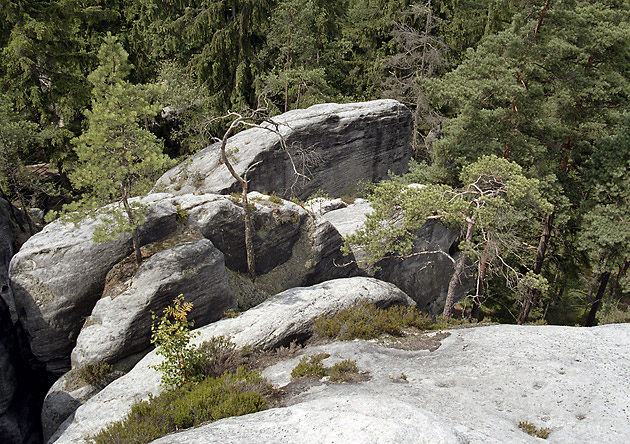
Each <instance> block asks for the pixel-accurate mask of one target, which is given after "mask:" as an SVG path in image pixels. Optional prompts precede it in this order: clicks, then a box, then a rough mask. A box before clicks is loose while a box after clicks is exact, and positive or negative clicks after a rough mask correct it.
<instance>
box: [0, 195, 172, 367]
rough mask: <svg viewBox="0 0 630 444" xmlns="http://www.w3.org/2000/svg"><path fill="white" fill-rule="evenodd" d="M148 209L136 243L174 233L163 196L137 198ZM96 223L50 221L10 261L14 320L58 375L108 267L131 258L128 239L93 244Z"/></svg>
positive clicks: (127, 236)
mask: <svg viewBox="0 0 630 444" xmlns="http://www.w3.org/2000/svg"><path fill="white" fill-rule="evenodd" d="M141 203H142V204H143V205H146V206H147V208H148V212H147V220H146V222H145V223H144V224H143V225H142V227H141V228H140V236H141V240H142V243H144V244H146V243H149V242H152V241H155V240H157V239H160V238H163V237H165V236H167V235H168V234H170V233H172V232H174V231H175V229H176V226H177V222H176V208H175V206H174V204H173V202H172V201H170V200H168V199H167V196H166V195H150V196H147V197H146V198H144V199H141ZM98 224H99V222H98V221H96V220H94V219H84V220H83V221H82V222H81V223H80V224H79V225H78V226H75V225H74V224H72V223H65V224H64V223H62V222H58V221H57V222H53V223H50V224H48V225H46V227H44V229H43V230H42V231H41V232H39V233H37V234H36V235H35V236H33V237H31V238H30V239H29V240H28V241H27V242H26V243H25V244H24V245H23V246H22V248H21V249H20V251H19V252H18V253H17V254H16V255H15V256H14V257H13V259H12V260H11V265H10V270H9V274H10V278H11V284H12V288H13V293H14V298H15V304H16V308H17V316H18V317H19V320H20V322H21V323H22V325H23V326H24V328H25V330H26V332H27V334H28V338H29V341H30V347H31V351H32V353H33V354H34V355H35V357H36V358H37V359H38V360H39V361H41V362H43V363H45V365H46V369H47V370H48V371H49V372H51V373H53V374H56V375H58V376H60V375H61V374H63V373H65V372H66V371H67V370H69V367H70V365H69V364H70V360H69V357H70V352H71V351H72V348H73V347H74V343H75V341H76V338H77V335H78V334H79V331H80V329H81V326H82V324H83V321H84V319H86V318H87V317H88V316H89V315H90V314H91V312H92V308H93V307H94V305H95V304H96V301H98V300H99V299H100V297H101V295H102V293H103V288H104V284H105V277H106V275H107V273H108V272H109V271H110V270H111V268H112V267H113V266H114V265H115V264H116V263H118V262H119V261H120V260H121V259H123V258H125V257H126V256H128V255H129V254H130V253H131V250H132V245H131V235H130V234H123V235H121V236H120V237H119V238H118V239H116V240H112V241H109V242H103V243H95V242H94V240H93V233H94V229H95V228H96V227H97V226H98Z"/></svg>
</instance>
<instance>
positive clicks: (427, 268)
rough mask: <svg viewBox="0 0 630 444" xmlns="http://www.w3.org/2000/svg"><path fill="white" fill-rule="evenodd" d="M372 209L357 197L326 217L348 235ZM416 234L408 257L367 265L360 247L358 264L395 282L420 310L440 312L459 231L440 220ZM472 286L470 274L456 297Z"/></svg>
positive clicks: (357, 227)
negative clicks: (446, 225) (441, 222)
mask: <svg viewBox="0 0 630 444" xmlns="http://www.w3.org/2000/svg"><path fill="white" fill-rule="evenodd" d="M371 211H372V209H371V206H370V203H369V202H368V201H367V200H364V199H357V200H356V201H355V202H354V203H353V204H351V205H349V206H348V207H346V208H341V209H339V210H334V211H330V212H327V213H325V214H324V216H323V217H324V218H325V219H326V220H328V221H329V222H331V223H332V224H333V225H334V226H335V228H336V229H337V230H338V231H339V233H341V234H342V235H343V236H348V235H350V234H353V233H355V232H356V231H357V230H359V229H360V228H362V227H363V225H364V223H365V220H366V216H367V214H369V213H370V212H371ZM414 236H415V240H414V243H413V250H412V253H411V254H410V255H409V256H408V257H405V258H398V257H386V258H385V259H383V260H381V261H379V262H378V263H377V264H375V266H374V267H368V266H367V265H366V263H365V261H364V260H365V254H364V253H363V251H362V250H361V249H360V248H356V247H355V248H353V253H354V256H355V258H356V259H357V261H358V263H359V266H360V267H361V268H362V269H363V270H364V271H365V272H366V273H367V274H368V275H370V276H373V277H375V278H377V279H381V280H384V281H386V282H392V283H394V284H396V285H397V286H398V287H399V288H400V289H402V290H403V291H404V292H405V293H407V294H408V295H409V297H411V298H412V299H413V300H414V301H416V303H417V304H418V308H419V309H421V310H422V311H425V312H427V313H431V314H439V313H441V311H442V309H443V307H444V302H445V301H446V293H447V291H448V285H449V281H450V279H451V276H452V275H453V272H454V270H455V260H456V259H457V257H458V255H459V252H458V250H457V245H458V242H459V234H458V233H457V232H456V231H455V230H451V229H449V228H446V227H445V226H444V225H442V224H440V223H438V222H437V221H428V222H427V223H426V224H424V226H422V227H421V228H420V229H419V230H417V231H416V232H415V233H414ZM471 285H472V282H471V280H470V277H469V276H466V277H465V278H464V279H463V280H462V282H460V284H459V285H458V287H457V300H460V299H462V298H463V297H464V296H465V295H466V293H467V292H468V290H469V289H470V288H471Z"/></svg>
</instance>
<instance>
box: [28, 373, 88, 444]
mask: <svg viewBox="0 0 630 444" xmlns="http://www.w3.org/2000/svg"><path fill="white" fill-rule="evenodd" d="M99 390H100V388H99V387H94V386H92V385H89V384H85V383H84V382H82V381H80V380H79V379H78V377H77V376H76V370H71V371H69V372H68V373H66V374H64V375H63V376H62V377H61V378H59V379H57V381H55V383H54V384H53V385H52V387H50V389H49V390H48V393H47V394H46V398H45V399H44V405H43V406H42V411H41V421H42V432H43V436H44V440H43V442H46V441H47V440H48V439H49V438H50V437H51V436H52V434H53V433H54V432H55V430H57V429H58V428H59V426H60V425H61V423H62V422H64V421H65V420H66V418H67V417H68V416H70V415H71V414H72V413H73V412H74V411H75V410H76V409H77V408H78V407H79V406H80V405H82V404H83V403H85V402H86V401H87V400H88V399H90V398H91V397H92V396H94V395H95V394H97V393H98V392H99Z"/></svg>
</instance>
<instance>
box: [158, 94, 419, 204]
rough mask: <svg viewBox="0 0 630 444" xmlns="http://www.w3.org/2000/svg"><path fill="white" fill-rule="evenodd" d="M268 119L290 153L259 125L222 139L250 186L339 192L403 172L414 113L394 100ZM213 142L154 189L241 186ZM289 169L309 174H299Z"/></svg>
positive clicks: (293, 191)
mask: <svg viewBox="0 0 630 444" xmlns="http://www.w3.org/2000/svg"><path fill="white" fill-rule="evenodd" d="M274 121H275V122H277V123H278V125H279V126H278V128H279V130H280V132H281V134H282V136H283V137H284V139H285V140H286V145H287V147H288V151H289V152H288V153H287V152H285V151H284V150H283V149H282V147H281V143H280V138H279V137H278V136H277V135H276V134H274V133H273V132H272V131H269V130H268V129H265V128H253V129H250V130H247V131H243V132H241V133H239V134H237V135H235V136H233V137H231V138H230V139H229V141H228V144H227V151H228V152H230V153H232V155H231V157H232V164H233V166H234V168H235V170H236V172H237V173H239V174H240V175H243V174H244V172H245V171H247V170H248V169H249V168H250V167H251V169H250V170H249V172H248V174H247V177H248V180H249V189H250V190H251V191H261V192H275V193H277V194H278V195H281V196H291V195H294V196H297V197H300V198H306V197H308V196H310V195H312V194H314V193H315V192H317V191H318V190H322V191H324V192H326V193H329V194H330V195H334V196H341V195H343V194H347V193H349V192H352V191H353V189H354V187H355V186H356V184H357V182H358V181H359V180H363V181H368V182H374V181H379V180H381V179H384V178H385V177H386V176H387V172H388V171H392V172H394V173H395V174H401V173H403V172H406V171H407V163H408V161H409V159H410V158H411V155H412V150H411V145H410V141H411V131H412V116H411V113H410V112H409V110H408V109H407V108H405V106H404V105H402V104H400V103H399V102H397V101H395V100H375V101H372V102H365V103H350V104H343V105H339V104H332V103H329V104H322V105H314V106H312V107H310V108H308V109H301V110H294V111H289V112H287V113H285V114H282V115H280V116H276V117H274ZM219 147H220V145H219V144H214V145H211V146H209V147H207V148H206V149H204V150H202V151H200V152H199V153H197V154H196V155H194V156H193V157H191V158H190V159H188V160H186V162H184V163H183V164H181V165H179V166H178V167H176V168H174V169H172V170H170V171H168V172H167V173H166V174H164V175H163V176H162V177H161V178H160V179H159V180H158V182H157V183H156V186H155V188H154V191H156V192H162V191H166V192H171V193H174V194H185V193H196V192H201V193H221V194H225V193H229V192H240V185H239V184H238V183H237V182H235V180H234V179H233V178H232V176H231V175H230V173H229V172H228V170H227V169H226V168H225V167H224V166H223V165H220V162H219ZM258 162H260V163H259V164H258V165H257V166H253V165H254V164H256V163H258ZM294 170H297V171H299V172H300V173H302V174H305V175H307V176H308V177H309V179H310V180H308V181H303V180H297V179H298V178H297V176H296V175H295V173H294Z"/></svg>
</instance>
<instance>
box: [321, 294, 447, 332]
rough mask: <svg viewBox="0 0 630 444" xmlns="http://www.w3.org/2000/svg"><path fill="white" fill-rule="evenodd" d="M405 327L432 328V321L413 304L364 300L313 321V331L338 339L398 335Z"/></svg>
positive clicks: (433, 325) (433, 326) (434, 325)
mask: <svg viewBox="0 0 630 444" xmlns="http://www.w3.org/2000/svg"><path fill="white" fill-rule="evenodd" d="M405 327H416V328H419V329H432V328H435V327H436V324H434V323H433V322H432V321H431V319H430V318H428V317H427V316H426V315H424V314H422V313H421V312H420V311H418V310H417V309H416V308H414V307H408V306H393V307H390V308H388V309H380V308H378V307H377V306H376V305H375V304H368V303H362V304H359V305H356V306H354V307H351V308H348V309H345V310H342V311H340V312H339V313H337V314H336V315H334V316H332V317H326V316H322V317H320V318H318V319H317V320H316V321H315V333H317V334H319V335H321V336H325V337H329V338H337V339H341V340H350V339H356V338H359V339H373V338H377V337H379V336H381V335H383V334H390V335H392V336H400V335H402V332H403V329H404V328H405Z"/></svg>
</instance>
